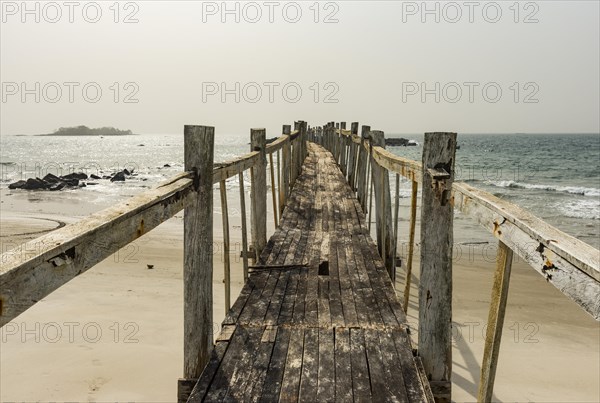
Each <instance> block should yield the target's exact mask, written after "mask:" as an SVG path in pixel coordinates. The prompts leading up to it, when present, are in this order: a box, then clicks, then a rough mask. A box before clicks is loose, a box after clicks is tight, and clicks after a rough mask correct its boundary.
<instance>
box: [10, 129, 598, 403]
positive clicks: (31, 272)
mask: <svg viewBox="0 0 600 403" xmlns="http://www.w3.org/2000/svg"><path fill="white" fill-rule="evenodd" d="M184 137H185V172H182V173H181V174H179V175H177V176H175V177H173V178H171V179H169V180H167V181H165V182H164V183H162V184H160V185H158V186H157V187H156V188H154V189H151V190H149V191H147V192H143V193H141V194H139V195H137V196H135V197H132V198H129V199H127V200H125V201H123V202H122V203H119V204H117V205H115V206H112V207H110V208H108V209H106V210H104V211H101V212H98V213H96V214H93V215H91V216H89V217H86V218H84V219H83V220H81V221H80V222H78V223H76V224H73V225H69V226H66V227H63V228H60V229H57V230H55V231H53V232H51V233H49V234H46V235H44V236H42V237H40V238H38V239H36V240H33V241H30V242H27V243H25V244H22V245H20V246H18V247H17V248H15V249H13V250H10V251H8V252H5V253H3V254H2V256H1V264H0V326H4V325H5V324H7V323H8V322H10V321H12V320H14V319H15V318H17V317H18V316H19V315H20V314H21V313H23V312H24V311H26V310H27V309H28V308H30V307H31V306H32V305H34V304H35V303H36V302H37V301H39V300H41V299H42V298H43V297H45V296H46V295H48V294H50V293H51V292H52V291H54V290H55V289H57V288H58V287H60V286H62V285H63V284H65V283H67V282H69V281H70V280H72V279H73V278H74V277H76V276H78V275H79V274H81V273H84V272H85V271H87V270H89V269H90V268H92V267H93V266H94V265H95V264H97V263H98V262H100V261H102V260H103V259H105V258H107V257H109V256H110V255H112V254H113V253H115V252H117V251H118V250H119V249H120V248H122V247H124V246H126V245H127V244H129V243H130V242H132V241H134V240H135V239H137V238H139V237H141V236H143V235H144V234H145V233H147V232H148V231H150V230H152V229H153V228H155V227H156V226H158V225H159V224H161V223H162V222H164V221H166V220H168V219H169V218H171V217H173V216H174V215H175V214H176V213H177V212H179V211H181V210H182V209H185V215H184V267H183V278H184V295H183V297H184V307H183V328H184V340H183V344H184V354H183V356H184V362H183V376H182V377H181V378H180V379H179V380H178V396H177V399H178V400H179V401H181V402H185V401H191V402H196V401H221V400H229V401H246V400H252V401H258V400H261V401H298V400H301V401H334V400H335V401H352V400H354V401H432V400H434V399H435V401H438V402H447V401H449V400H450V399H451V396H452V395H451V385H452V355H451V351H452V334H451V332H452V247H453V214H454V210H458V211H460V212H461V213H462V214H464V215H466V216H470V217H472V218H473V219H474V220H476V221H477V222H478V223H479V224H481V225H482V226H483V227H484V228H485V229H487V230H488V231H489V233H491V234H492V235H493V236H494V237H495V238H496V239H497V240H498V253H497V259H496V262H495V263H496V264H495V266H496V267H495V274H494V283H493V288H492V290H491V303H490V310H489V319H488V326H487V331H486V340H485V350H484V355H483V359H482V365H481V372H480V374H481V376H480V383H479V393H478V400H479V401H480V402H487V401H490V400H491V398H492V393H493V388H494V381H495V372H496V366H497V362H498V356H499V351H500V342H501V336H502V328H503V322H504V314H505V310H506V303H507V298H508V289H509V283H510V272H511V262H512V259H513V255H515V256H518V257H520V258H522V259H524V261H526V262H527V263H528V264H529V265H530V266H531V268H533V269H534V270H535V271H537V272H538V273H539V274H540V275H541V276H543V277H544V278H545V279H546V281H547V282H548V283H549V284H551V285H552V286H554V287H556V288H557V289H558V290H560V291H561V292H562V293H563V294H564V295H565V296H567V297H568V298H570V299H571V300H573V301H574V302H575V303H576V304H578V305H579V307H581V309H583V310H584V311H585V312H587V313H588V314H590V315H591V316H592V317H593V318H594V319H596V320H600V252H599V251H598V250H597V249H595V248H593V247H591V246H589V245H587V244H585V243H584V242H582V241H580V240H578V239H575V238H574V237H572V236H570V235H567V234H565V233H564V232H562V231H560V230H558V229H557V228H554V227H552V226H550V225H548V224H547V223H545V222H543V221H542V220H540V219H539V218H537V217H535V216H534V215H532V214H531V213H529V212H527V211H525V210H523V209H521V208H519V207H518V206H515V205H513V204H511V203H509V202H507V201H505V200H501V199H499V198H497V197H495V196H493V195H491V194H489V193H487V192H484V191H482V190H479V189H477V188H474V187H471V186H469V185H467V184H465V183H460V182H454V166H455V160H456V159H455V148H456V134H455V133H426V134H425V141H424V144H423V159H422V161H421V162H418V161H412V160H408V159H406V158H403V157H400V156H396V155H393V154H392V153H390V152H388V151H387V150H386V149H385V139H384V134H383V132H381V131H377V130H371V128H370V127H369V126H362V127H361V132H360V134H359V125H358V122H353V123H352V125H351V128H350V130H346V125H345V123H344V122H340V123H337V124H336V123H333V122H329V123H327V124H326V125H323V126H318V127H313V128H309V127H308V125H307V123H306V122H303V121H298V122H295V127H294V130H293V131H292V128H291V126H290V125H284V126H283V129H282V135H281V136H279V137H278V138H276V139H275V140H274V141H272V142H270V143H269V144H267V141H266V132H265V130H264V129H252V130H251V131H250V140H251V142H250V144H251V145H250V152H249V153H248V154H246V155H243V156H240V157H238V158H236V159H234V160H231V161H226V162H221V163H217V164H214V163H213V158H214V137H215V129H214V128H213V127H208V126H185V129H184ZM275 161H276V162H277V163H276V164H275ZM245 174H247V175H246V176H247V177H249V178H250V183H251V187H250V201H249V203H248V204H249V205H250V220H249V221H250V226H249V227H250V228H249V229H248V228H247V227H248V226H247V221H248V218H247V216H246V209H247V208H246V204H247V203H246V196H247V194H246V190H245V188H244V180H245V179H244V175H245ZM394 175H395V179H396V187H395V195H392V194H391V186H390V179H391V178H393V177H394ZM400 176H402V177H404V178H406V179H408V180H409V181H410V182H411V183H412V197H411V209H410V217H409V220H410V224H409V234H408V235H409V236H408V238H409V248H408V253H407V256H404V258H405V260H404V261H406V262H407V264H406V267H405V269H404V270H406V272H405V278H406V283H405V285H404V287H403V288H404V290H403V304H401V303H400V301H399V299H398V297H397V294H399V293H401V291H400V290H395V289H394V288H393V284H394V279H395V276H396V270H397V266H398V265H397V261H396V260H397V245H398V237H399V235H398V220H399V217H398V206H399V195H398V183H399V178H400ZM390 177H391V178H390ZM268 179H270V180H268ZM231 180H237V181H238V185H239V197H240V204H241V221H242V222H241V224H242V225H241V232H242V233H241V235H242V257H243V270H244V279H245V281H246V283H245V285H244V287H243V289H242V291H241V293H240V295H239V296H238V298H237V299H236V300H235V302H233V304H232V295H231V284H230V282H231V275H230V274H231V273H230V269H231V268H230V260H229V256H230V253H231V250H230V242H229V231H230V228H229V227H230V224H229V219H228V208H227V206H228V200H227V196H228V194H227V191H226V189H227V181H231ZM215 184H218V185H219V188H220V200H221V211H222V225H223V234H224V235H223V238H224V239H223V249H224V250H223V253H224V259H223V278H224V287H225V290H224V291H225V308H226V310H227V316H226V318H225V321H224V322H223V327H222V332H221V334H220V335H218V337H217V338H216V340H213V332H212V330H213V329H212V323H213V314H212V312H213V296H212V284H213V269H214V265H213V254H212V246H213V186H214V185H215ZM268 184H270V190H271V193H270V198H271V201H272V212H271V213H272V214H273V216H272V219H273V224H274V225H275V227H276V230H275V232H274V234H273V235H272V236H271V237H270V239H269V240H268V239H267V215H268V208H267V205H268V198H269V197H268V190H269V189H268ZM419 187H420V188H421V203H420V213H421V226H420V234H415V221H416V219H417V210H418V208H417V191H418V189H419ZM393 196H394V197H393ZM367 214H368V218H366V215H367ZM371 222H374V223H375V234H376V237H375V240H372V239H371V237H370V233H371ZM419 235H420V245H419V246H420V248H419V249H420V267H419V271H420V279H419V295H418V296H415V297H417V298H418V314H419V321H418V337H416V338H417V339H418V340H417V341H418V343H417V344H416V345H415V347H417V348H413V346H412V345H411V334H410V330H411V329H410V328H409V326H408V324H407V322H406V318H405V312H406V306H407V305H408V301H409V299H410V297H411V296H410V280H411V273H412V269H413V268H412V262H413V253H414V246H415V243H416V242H417V241H416V238H417V236H419ZM415 330H416V329H415Z"/></svg>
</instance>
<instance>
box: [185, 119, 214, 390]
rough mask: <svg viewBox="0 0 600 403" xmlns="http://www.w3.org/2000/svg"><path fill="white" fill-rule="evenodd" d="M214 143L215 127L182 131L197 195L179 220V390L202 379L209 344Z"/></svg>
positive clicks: (211, 316)
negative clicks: (181, 344)
mask: <svg viewBox="0 0 600 403" xmlns="http://www.w3.org/2000/svg"><path fill="white" fill-rule="evenodd" d="M214 142H215V129H214V127H208V126H185V129H184V155H185V156H184V161H185V170H186V171H193V172H194V173H195V175H196V179H195V180H194V189H195V192H196V195H195V198H194V199H192V201H190V202H189V203H188V204H187V205H186V207H185V213H184V219H183V228H184V229H183V232H184V241H183V301H184V312H183V322H184V324H183V328H184V333H183V379H182V380H181V381H180V382H179V385H180V388H179V389H185V386H186V385H187V384H189V380H191V379H197V378H198V377H199V376H200V374H201V373H202V370H203V369H204V366H205V365H206V363H207V362H208V358H209V355H210V350H211V349H212V344H213V329H212V323H213V293H212V279H213V254H212V244H213V220H212V216H213V193H212V179H213V160H214ZM178 395H179V396H180V397H181V395H182V394H181V393H178Z"/></svg>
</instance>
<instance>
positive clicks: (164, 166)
mask: <svg viewBox="0 0 600 403" xmlns="http://www.w3.org/2000/svg"><path fill="white" fill-rule="evenodd" d="M163 168H171V165H169V164H165V165H163Z"/></svg>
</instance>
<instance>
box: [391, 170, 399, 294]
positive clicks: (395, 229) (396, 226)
mask: <svg viewBox="0 0 600 403" xmlns="http://www.w3.org/2000/svg"><path fill="white" fill-rule="evenodd" d="M395 189H396V192H395V200H394V250H393V253H392V256H394V259H397V258H398V257H397V253H398V213H399V212H400V175H399V174H396V188H395ZM394 266H398V262H397V261H396V260H395V261H394ZM394 280H395V278H394ZM393 284H394V288H395V287H396V281H394V283H393Z"/></svg>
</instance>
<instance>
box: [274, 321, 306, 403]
mask: <svg viewBox="0 0 600 403" xmlns="http://www.w3.org/2000/svg"><path fill="white" fill-rule="evenodd" d="M303 354H304V329H303V328H297V327H296V328H292V329H291V334H290V341H289V347H288V352H287V358H286V361H285V369H284V372H283V381H282V383H281V394H280V395H279V400H280V401H286V402H297V401H298V393H299V390H300V378H301V371H302V355H303Z"/></svg>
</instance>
